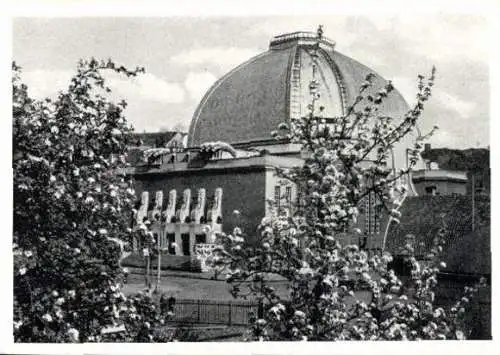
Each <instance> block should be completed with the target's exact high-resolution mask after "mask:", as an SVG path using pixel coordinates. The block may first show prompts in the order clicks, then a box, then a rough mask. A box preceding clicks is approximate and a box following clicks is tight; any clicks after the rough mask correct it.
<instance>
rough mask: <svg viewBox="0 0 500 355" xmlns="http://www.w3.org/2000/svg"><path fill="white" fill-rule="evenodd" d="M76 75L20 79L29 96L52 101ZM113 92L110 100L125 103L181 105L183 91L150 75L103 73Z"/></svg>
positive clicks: (48, 73) (37, 74)
mask: <svg viewBox="0 0 500 355" xmlns="http://www.w3.org/2000/svg"><path fill="white" fill-rule="evenodd" d="M74 74H75V72H73V71H70V70H32V71H27V72H24V73H22V76H21V78H22V80H23V81H24V82H25V83H26V84H27V85H28V90H29V94H30V95H31V96H32V97H34V98H36V99H42V98H45V97H51V98H54V97H55V96H56V95H57V93H58V92H59V91H61V90H66V89H67V88H68V86H69V84H70V81H71V78H72V76H73V75H74ZM103 76H104V78H105V79H106V82H107V84H108V85H109V87H110V88H111V89H112V90H113V97H120V98H123V99H125V100H127V101H135V100H138V99H140V100H148V101H156V102H162V103H181V102H183V101H184V97H185V91H184V89H183V87H182V85H181V84H177V83H169V82H167V81H165V80H163V79H161V78H159V77H157V76H155V75H153V74H151V73H146V74H141V75H139V76H137V77H135V78H127V77H124V76H122V75H119V74H117V73H115V72H105V74H103Z"/></svg>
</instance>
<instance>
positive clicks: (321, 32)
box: [316, 25, 323, 39]
mask: <svg viewBox="0 0 500 355" xmlns="http://www.w3.org/2000/svg"><path fill="white" fill-rule="evenodd" d="M316 34H317V36H318V39H321V38H323V25H319V26H318V29H317V30H316Z"/></svg>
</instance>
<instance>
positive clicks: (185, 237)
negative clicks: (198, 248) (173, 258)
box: [181, 233, 191, 255]
mask: <svg viewBox="0 0 500 355" xmlns="http://www.w3.org/2000/svg"><path fill="white" fill-rule="evenodd" d="M181 240H182V254H184V255H191V250H190V248H189V233H183V234H181Z"/></svg>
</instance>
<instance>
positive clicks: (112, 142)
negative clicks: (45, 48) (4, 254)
mask: <svg viewBox="0 0 500 355" xmlns="http://www.w3.org/2000/svg"><path fill="white" fill-rule="evenodd" d="M106 70H108V71H114V72H117V73H119V74H122V75H125V76H128V77H130V76H136V75H137V74H139V73H140V72H142V71H143V69H140V68H137V69H135V70H128V69H126V68H124V67H119V66H117V65H115V64H114V63H113V62H112V61H107V62H101V61H97V60H94V59H92V60H90V61H81V62H80V63H79V66H78V71H77V73H76V74H75V76H74V77H73V78H72V79H71V82H70V84H69V87H68V88H67V90H65V91H62V92H60V93H59V95H58V97H57V98H56V99H55V100H50V99H45V100H42V101H37V100H33V99H31V98H30V97H29V95H28V88H27V87H26V85H24V84H23V83H22V81H21V76H20V68H19V67H17V66H16V65H15V64H13V78H12V84H13V172H14V186H13V187H14V228H13V229H14V230H13V243H14V244H13V247H14V256H15V257H14V337H15V340H16V341H17V342H65V341H71V342H79V341H100V340H103V339H115V340H122V341H152V340H153V339H156V340H157V339H159V338H158V337H156V338H155V335H154V334H153V333H152V330H153V329H154V328H155V325H157V324H159V323H160V322H161V321H163V318H162V317H160V315H159V313H158V310H157V309H155V305H154V304H153V303H152V302H151V300H150V299H149V298H148V297H147V296H144V295H138V296H136V297H131V298H127V297H125V296H124V294H123V293H122V292H121V291H120V280H121V277H122V275H121V273H122V270H121V268H120V266H119V261H120V257H121V252H120V249H121V246H120V245H119V244H120V243H117V241H122V240H127V238H128V236H129V233H130V230H128V229H127V227H128V225H129V223H130V220H131V217H132V216H131V211H132V203H133V202H134V200H135V193H134V190H133V188H132V185H131V181H129V180H128V179H126V178H125V176H123V175H121V174H120V168H122V167H124V166H125V155H126V145H127V139H128V133H129V132H130V131H131V128H129V127H128V126H127V123H126V120H125V118H124V116H123V109H124V108H125V105H126V103H125V102H120V103H116V102H114V101H113V100H112V99H110V96H109V95H108V93H109V92H110V91H111V90H110V89H109V88H108V87H107V86H106V85H105V77H104V76H103V74H102V72H103V71H106Z"/></svg>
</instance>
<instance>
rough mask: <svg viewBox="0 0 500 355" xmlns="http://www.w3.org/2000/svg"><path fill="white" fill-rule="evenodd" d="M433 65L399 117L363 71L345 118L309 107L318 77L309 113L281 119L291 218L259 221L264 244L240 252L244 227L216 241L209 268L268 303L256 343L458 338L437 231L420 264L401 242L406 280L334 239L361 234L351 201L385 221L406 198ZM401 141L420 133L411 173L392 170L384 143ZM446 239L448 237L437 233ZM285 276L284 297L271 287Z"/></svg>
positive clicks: (457, 315)
mask: <svg viewBox="0 0 500 355" xmlns="http://www.w3.org/2000/svg"><path fill="white" fill-rule="evenodd" d="M434 75H435V70H434V69H433V70H432V73H431V75H430V77H429V78H428V79H425V78H424V77H423V76H419V77H418V93H417V96H416V99H417V100H416V104H415V105H414V106H413V108H411V110H410V111H409V112H408V113H407V114H406V115H405V116H404V117H403V118H399V117H387V116H385V115H383V114H382V113H381V112H379V108H380V106H381V105H382V103H383V102H384V100H386V98H387V97H389V95H391V92H392V91H393V90H394V87H393V85H392V84H391V82H388V83H387V84H386V85H385V86H384V87H382V88H379V89H378V90H376V89H375V88H374V87H373V76H372V75H368V76H367V77H366V81H365V82H364V83H363V85H362V86H361V88H360V91H359V94H358V97H357V98H356V100H355V102H354V103H353V105H352V106H351V107H350V108H349V109H348V110H347V113H346V114H345V115H344V116H343V117H339V118H334V119H326V118H323V117H322V115H321V111H322V108H321V107H316V106H317V105H316V102H317V100H318V98H319V97H320V86H319V82H318V81H316V80H314V78H313V80H312V82H311V84H310V92H311V96H312V101H311V104H310V105H309V107H308V108H309V112H308V114H307V115H305V116H304V117H302V118H298V119H291V122H290V123H282V124H281V125H280V126H279V129H278V131H276V132H273V134H274V136H276V137H278V138H287V139H288V140H289V141H290V142H292V143H299V144H300V145H301V146H302V148H303V151H304V152H305V153H306V156H307V158H306V159H305V162H304V165H303V166H301V167H299V168H296V169H288V170H282V171H280V172H279V173H280V175H281V176H283V177H285V178H287V179H289V180H291V181H292V182H294V183H295V184H296V186H297V188H298V191H299V196H300V197H299V199H300V201H299V204H298V206H296V212H295V213H294V214H293V215H292V216H288V215H284V214H281V213H280V212H279V211H276V213H275V214H274V215H273V216H272V217H269V218H268V217H266V218H264V220H263V221H262V224H261V226H260V229H259V233H260V242H259V243H258V244H257V246H247V245H246V244H245V238H244V235H243V234H242V231H241V230H240V229H239V228H236V229H235V230H234V232H233V233H232V234H231V235H222V239H223V241H224V248H223V249H221V250H220V251H219V256H218V259H217V261H216V265H217V267H219V268H223V267H225V268H227V270H228V282H229V283H231V284H232V285H233V290H232V292H233V294H234V296H236V297H246V296H250V295H252V296H256V297H258V298H260V299H261V300H262V304H263V305H264V306H263V308H262V312H261V314H259V315H258V317H256V320H255V322H254V323H253V325H252V328H251V331H250V338H251V339H260V340H351V339H353V340H354V339H358V340H376V339H391V340H392V339H393V340H396V339H410V340H415V339H453V338H459V339H460V338H464V336H465V335H464V330H463V328H462V327H461V324H462V322H461V319H462V318H463V315H464V313H465V308H466V305H467V303H468V302H469V298H468V297H469V296H470V295H469V294H472V293H474V291H475V289H473V288H468V289H467V290H466V293H467V295H465V296H464V297H463V298H462V299H460V300H459V301H458V302H457V304H455V305H454V306H453V307H452V308H451V309H450V310H446V311H445V310H444V309H443V308H441V307H436V306H435V305H434V299H435V287H436V284H437V273H438V271H439V269H440V268H441V267H442V266H443V265H442V263H440V260H439V253H440V252H441V250H442V245H443V235H442V234H440V235H437V236H436V240H435V245H434V247H433V249H432V251H431V252H432V258H431V260H430V261H429V262H428V263H425V264H423V263H420V262H418V261H417V260H416V258H415V257H414V255H413V254H412V251H413V250H412V246H411V245H408V246H407V249H408V255H409V256H408V258H407V259H406V262H407V263H408V265H409V266H410V269H411V276H410V277H409V279H408V280H406V281H404V282H403V281H402V280H400V278H399V277H398V276H397V275H396V274H395V272H394V270H392V269H391V267H390V263H391V261H392V257H391V255H390V254H389V253H387V252H381V253H373V252H369V251H367V250H362V249H361V248H360V247H359V246H358V245H349V244H346V243H343V241H342V238H341V236H342V235H344V234H345V233H346V232H347V233H354V234H356V233H360V231H359V230H357V229H356V228H354V227H355V224H356V220H357V216H358V214H359V211H358V206H359V205H360V202H361V201H362V199H363V198H364V197H365V196H368V195H369V194H375V195H376V196H377V197H378V200H379V203H380V205H381V207H382V208H383V209H385V210H386V213H388V214H389V215H390V216H391V219H392V221H395V222H397V220H398V219H399V218H400V213H399V211H398V207H399V206H400V203H401V200H402V199H403V198H404V196H405V193H406V184H405V183H404V179H405V177H407V174H408V172H409V170H410V169H411V168H412V167H413V166H414V165H415V164H416V163H417V161H418V159H419V156H420V151H421V150H422V148H423V140H424V139H425V138H427V137H428V136H429V135H430V134H432V132H433V131H434V130H435V129H437V127H435V128H434V129H433V130H432V131H431V132H429V134H427V135H422V134H420V131H419V130H418V129H417V127H416V124H417V122H418V120H419V118H420V116H421V114H422V112H423V108H424V104H425V103H426V102H427V100H428V99H429V98H430V96H431V90H432V86H433V84H434ZM409 134H415V136H417V139H416V142H415V145H414V147H413V149H411V150H410V155H409V168H408V169H404V170H401V171H395V170H393V169H392V168H391V166H390V159H391V152H392V148H393V147H394V146H395V145H396V144H398V142H400V141H401V140H402V139H404V138H405V137H406V136H408V135H409ZM442 233H445V231H444V230H443V231H442ZM276 278H278V279H281V280H286V283H287V284H288V285H289V292H288V293H286V294H283V293H282V292H281V293H280V292H277V290H276V288H275V287H273V283H272V282H271V280H272V279H276Z"/></svg>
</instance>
